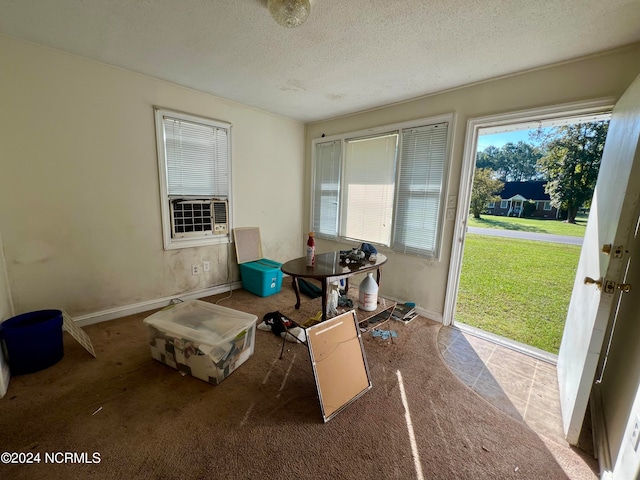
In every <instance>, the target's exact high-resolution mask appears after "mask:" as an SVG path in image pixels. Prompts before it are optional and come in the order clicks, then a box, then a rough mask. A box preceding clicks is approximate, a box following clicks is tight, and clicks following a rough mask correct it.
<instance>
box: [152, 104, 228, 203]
mask: <svg viewBox="0 0 640 480" xmlns="http://www.w3.org/2000/svg"><path fill="white" fill-rule="evenodd" d="M163 124H164V134H165V149H166V162H167V191H168V194H169V195H170V196H207V197H211V196H221V197H227V196H228V195H229V171H228V163H229V161H228V156H229V152H228V149H229V141H228V130H227V129H226V128H219V127H216V126H212V125H204V124H199V123H193V122H189V121H185V120H182V119H177V118H172V117H168V116H164V117H163Z"/></svg>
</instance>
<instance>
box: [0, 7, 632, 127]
mask: <svg viewBox="0 0 640 480" xmlns="http://www.w3.org/2000/svg"><path fill="white" fill-rule="evenodd" d="M0 32H2V33H4V34H6V35H9V36H13V37H16V38H20V39H24V40H27V41H31V42H35V43H39V44H43V45H47V46H50V47H53V48H56V49H59V50H64V51H67V52H70V53H73V54H77V55H80V56H83V57H88V58H91V59H95V60H98V61H100V62H104V63H107V64H111V65H115V66H118V67H121V68H125V69H128V70H133V71H136V72H140V73H143V74H147V75H150V76H153V77H156V78H160V79H163V80H167V81H169V82H173V83H177V84H180V85H184V86H188V87H191V88H194V89H197V90H201V91H203V92H208V93H211V94H214V95H217V96H221V97H224V98H227V99H230V100H234V101H236V102H240V103H243V104H245V105H250V106H252V107H256V108H259V109H262V110H266V111H269V112H273V113H276V114H281V115H285V116H288V117H292V118H295V119H298V120H302V121H305V122H307V121H314V120H320V119H325V118H330V117H334V116H338V115H343V114H348V113H352V112H356V111H361V110H365V109H368V108H372V107H377V106H381V105H386V104H389V103H393V102H398V101H402V100H407V99H410V98H414V97H418V96H421V95H425V94H429V93H434V92H438V91H442V90H446V89H449V88H453V87H458V86H461V85H466V84H469V83H473V82H477V81H482V80H486V79H489V78H494V77H497V76H501V75H506V74H511V73H515V72H519V71H522V70H526V69H530V68H535V67H540V66H543V65H548V64H550V63H555V62H560V61H564V60H570V59H573V58H576V57H580V56H584V55H588V54H592V53H596V52H602V51H606V50H610V49H612V48H616V47H619V46H622V45H627V44H630V43H634V42H638V41H640V0H535V1H531V0H526V1H520V0H458V1H456V0H394V1H390V0H386V1H383V0H312V10H311V14H310V16H309V19H308V21H307V23H305V24H304V25H302V26H301V27H298V28H295V29H287V28H284V27H281V26H280V25H278V24H277V23H276V22H275V21H273V20H272V19H271V17H270V16H269V12H268V11H267V7H266V0H21V1H17V0H0Z"/></svg>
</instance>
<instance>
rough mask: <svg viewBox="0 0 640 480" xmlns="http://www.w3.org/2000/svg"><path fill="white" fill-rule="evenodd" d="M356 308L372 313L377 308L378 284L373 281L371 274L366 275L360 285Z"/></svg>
mask: <svg viewBox="0 0 640 480" xmlns="http://www.w3.org/2000/svg"><path fill="white" fill-rule="evenodd" d="M358 308H359V309H360V310H364V311H365V312H373V311H374V310H375V309H376V308H378V284H377V283H376V281H375V280H374V279H373V273H367V276H366V277H365V279H364V280H362V282H361V283H360V288H359V295H358Z"/></svg>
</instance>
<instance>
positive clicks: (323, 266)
mask: <svg viewBox="0 0 640 480" xmlns="http://www.w3.org/2000/svg"><path fill="white" fill-rule="evenodd" d="M386 261H387V257H386V256H385V255H382V254H380V253H378V254H377V255H376V257H375V261H369V260H366V259H363V260H362V261H357V262H353V261H351V262H348V263H347V261H345V260H343V259H341V258H340V252H329V253H320V254H317V255H316V262H315V265H314V266H313V267H307V257H300V258H296V259H294V260H290V261H288V262H287V263H285V264H283V265H282V267H280V268H281V270H282V272H283V273H286V274H287V275H289V276H291V280H292V283H293V290H294V291H295V292H296V309H299V308H300V289H299V287H298V278H313V279H316V280H319V281H320V283H321V285H322V319H323V320H326V318H327V295H328V292H329V285H331V283H332V282H337V281H339V280H343V279H344V280H345V281H346V285H345V288H346V289H347V290H348V289H349V277H352V276H353V275H357V274H358V273H365V272H369V271H371V270H376V282H377V283H378V285H380V277H381V274H380V267H381V266H382V265H384V264H385V263H386Z"/></svg>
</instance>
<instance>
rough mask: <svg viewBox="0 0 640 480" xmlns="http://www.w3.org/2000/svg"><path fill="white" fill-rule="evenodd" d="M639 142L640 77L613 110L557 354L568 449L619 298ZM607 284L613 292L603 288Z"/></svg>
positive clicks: (638, 175) (637, 183) (639, 165)
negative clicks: (618, 249)
mask: <svg viewBox="0 0 640 480" xmlns="http://www.w3.org/2000/svg"><path fill="white" fill-rule="evenodd" d="M639 139H640V77H638V78H636V80H635V81H634V83H633V84H632V85H631V86H630V87H629V89H628V90H627V91H626V92H625V94H624V95H623V96H622V97H621V98H620V100H619V101H618V103H617V104H616V106H615V108H614V109H613V115H612V117H611V123H610V125H609V133H608V135H607V141H606V144H605V148H604V153H603V156H602V163H601V166H600V173H599V176H598V182H597V185H596V190H595V193H594V197H593V201H592V205H591V211H590V213H589V221H588V223H587V229H586V232H585V236H584V242H583V245H582V252H581V254H580V261H579V263H578V270H577V273H576V279H575V283H574V287H573V294H572V296H571V302H570V304H569V311H568V313H567V321H566V324H565V328H564V334H563V337H562V343H561V345H560V352H559V354H558V382H559V387H560V403H561V406H562V420H563V424H564V432H565V435H566V438H567V441H568V442H569V443H570V444H572V445H576V444H577V443H578V437H579V435H580V430H581V428H582V422H583V420H584V416H585V412H586V408H587V401H588V400H589V395H590V393H591V387H592V385H593V382H594V377H595V372H596V368H597V365H598V360H599V358H600V351H601V349H602V348H603V340H604V337H605V332H606V330H607V325H608V324H609V322H610V321H611V320H612V318H613V316H614V315H615V311H614V310H615V309H614V308H613V306H614V305H615V304H616V300H617V298H618V295H620V290H619V289H618V288H616V287H617V286H618V284H619V283H621V282H622V281H623V280H622V279H623V276H624V265H625V264H626V262H627V260H628V259H629V252H627V251H626V248H625V247H626V245H627V244H628V241H629V234H630V232H631V230H632V227H635V225H633V223H634V220H635V218H634V213H635V206H636V204H637V202H638V199H639V194H640V150H639V148H640V146H639ZM604 245H612V246H613V247H612V252H611V254H609V255H607V254H606V253H603V246H604ZM617 246H622V247H623V248H622V250H623V251H622V255H620V256H618V255H615V248H616V247H617ZM551 261H552V259H551ZM587 277H590V278H591V279H593V280H595V281H601V282H602V287H601V288H600V287H599V286H598V284H596V283H585V279H587ZM586 281H587V282H590V280H588V279H587V280H586ZM609 282H613V285H614V289H613V292H611V291H610V289H608V288H606V286H607V283H609ZM609 285H610V283H609ZM635 287H636V288H638V289H640V285H636V286H635Z"/></svg>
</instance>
